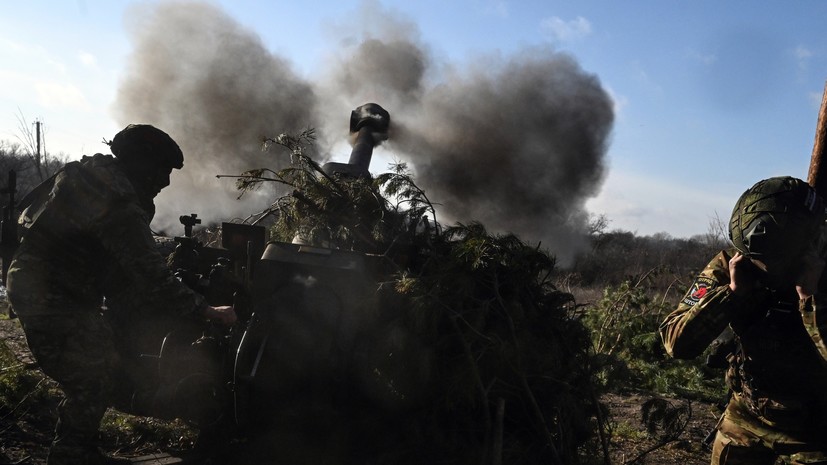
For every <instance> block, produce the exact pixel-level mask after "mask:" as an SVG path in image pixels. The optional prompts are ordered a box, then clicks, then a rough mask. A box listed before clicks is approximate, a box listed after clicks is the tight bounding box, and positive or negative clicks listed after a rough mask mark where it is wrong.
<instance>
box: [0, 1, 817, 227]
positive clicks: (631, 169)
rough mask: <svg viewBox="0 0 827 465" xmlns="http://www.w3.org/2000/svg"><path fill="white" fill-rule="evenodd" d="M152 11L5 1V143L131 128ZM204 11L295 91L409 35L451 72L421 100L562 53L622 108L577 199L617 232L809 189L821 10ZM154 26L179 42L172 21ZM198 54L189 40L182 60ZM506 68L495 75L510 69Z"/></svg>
mask: <svg viewBox="0 0 827 465" xmlns="http://www.w3.org/2000/svg"><path fill="white" fill-rule="evenodd" d="M159 3H161V4H168V3H170V2H149V3H147V2H143V3H141V2H137V3H136V2H126V1H121V0H76V1H68V0H65V1H60V2H55V1H40V0H30V1H27V2H10V1H5V2H3V3H2V7H0V8H2V10H3V11H2V14H0V140H7V141H15V140H17V138H18V136H19V135H20V124H21V122H20V118H21V115H22V116H23V117H25V118H26V120H27V122H28V124H29V125H31V124H32V123H33V122H34V120H35V119H37V120H40V121H42V122H43V124H44V127H45V129H46V133H45V137H46V147H47V149H48V150H49V151H50V152H52V153H56V152H63V153H65V154H67V155H69V156H70V157H71V158H79V157H80V156H81V155H83V154H91V153H95V152H106V151H107V147H106V146H105V145H103V144H101V140H102V139H104V138H111V137H112V136H113V135H114V134H115V133H116V132H117V131H118V130H119V129H120V128H122V127H123V126H124V125H125V124H127V123H129V122H137V121H131V120H125V119H126V117H127V116H125V115H128V114H129V113H128V112H124V111H122V110H121V111H118V110H117V109H115V108H114V107H115V106H116V102H117V101H118V99H119V98H123V97H122V94H119V92H121V90H119V89H123V88H124V87H128V86H130V85H131V86H132V87H131V88H132V89H133V90H134V89H135V88H136V86H137V84H136V82H137V81H139V80H140V78H139V77H138V76H136V75H135V74H136V72H137V73H140V72H141V71H140V70H136V68H135V67H134V66H133V67H132V68H130V60H133V59H134V57H135V53H136V48H139V47H141V46H142V45H141V44H142V43H143V46H146V40H147V39H146V37H143V38H142V35H141V31H140V30H139V29H140V28H141V27H143V26H142V25H143V24H144V23H140V22H135V21H133V19H134V18H135V17H140V16H141V15H145V14H146V12H147V11H155V9H157V7H158V4H159ZM176 5H177V6H179V7H180V8H184V9H186V8H187V4H180V3H176ZM211 5H215V6H216V7H217V9H218V10H219V11H221V12H222V13H223V14H226V16H227V18H230V19H231V20H232V22H234V24H236V25H237V26H238V28H240V30H241V31H242V33H243V34H245V35H246V36H249V37H258V38H260V42H261V45H262V47H263V48H264V50H266V51H267V52H269V53H270V54H271V55H272V57H274V58H275V59H281V60H283V63H284V65H285V66H286V67H287V68H288V69H289V70H290V72H291V73H294V74H295V76H296V77H297V79H298V80H303V81H306V82H311V83H315V82H321V81H323V80H324V79H325V74H326V72H327V70H328V69H329V66H330V62H331V60H333V59H335V58H336V55H337V54H338V53H340V51H341V50H346V49H347V46H349V45H353V43H355V42H359V41H360V40H363V39H364V38H365V37H377V36H380V37H387V35H388V34H393V33H401V32H404V35H405V37H407V38H408V39H409V40H412V41H413V42H414V43H415V44H417V46H418V47H419V49H420V50H423V51H424V52H425V53H426V54H427V57H428V60H429V62H430V63H431V66H432V67H431V68H429V70H431V71H429V73H431V74H440V73H441V75H442V76H443V77H442V78H434V80H435V84H434V85H433V86H431V87H427V88H426V90H425V91H424V93H423V94H422V98H423V99H425V98H427V97H428V95H429V94H433V93H434V92H437V91H438V90H439V89H440V84H444V83H450V82H453V81H450V80H449V79H448V78H445V77H444V76H446V75H451V73H452V72H456V70H459V74H460V75H463V74H462V73H466V74H465V75H466V76H469V75H471V74H473V73H474V72H475V71H473V70H474V69H475V67H479V66H481V63H485V62H486V61H485V60H483V57H487V58H485V59H486V60H495V59H498V60H500V62H502V63H509V60H510V59H511V58H512V57H515V56H519V55H520V54H521V53H523V52H524V51H525V50H535V49H541V50H543V52H542V53H545V54H547V55H549V56H558V55H559V56H566V57H570V58H571V59H573V60H574V62H575V63H576V65H577V66H578V67H579V69H575V74H576V75H577V76H581V75H582V76H585V77H586V78H589V77H593V78H594V79H595V80H596V82H597V83H598V84H599V86H600V87H601V88H602V89H603V90H604V91H605V93H606V95H607V96H608V97H609V99H610V102H611V108H612V109H613V111H614V115H613V120H612V123H611V131H610V133H609V135H608V138H607V146H606V150H605V153H604V154H602V157H603V158H602V161H601V163H603V164H604V167H605V169H603V170H597V171H596V172H595V173H593V174H594V176H593V177H594V179H595V182H596V186H595V188H594V189H593V190H588V191H583V190H578V194H577V195H579V196H585V198H584V199H581V198H580V197H577V198H574V200H573V201H576V202H580V201H581V200H582V201H584V203H585V207H586V209H587V210H588V211H589V212H591V213H593V214H605V215H606V216H607V217H608V218H609V220H610V221H611V223H610V227H611V228H621V229H625V230H631V231H634V232H637V233H639V234H653V233H657V232H667V233H669V234H671V235H672V236H678V237H687V236H691V235H694V234H699V233H703V232H705V231H707V229H708V225H709V221H710V218H711V217H713V216H715V215H718V216H720V217H722V218H728V217H729V214H730V211H731V208H732V205H733V204H734V202H735V200H736V199H737V197H738V195H740V193H741V192H742V191H743V190H745V189H746V188H747V187H749V186H750V185H751V184H753V183H754V182H755V181H757V180H759V179H762V178H765V177H769V176H775V175H793V176H798V177H801V178H805V177H806V172H807V166H808V163H809V159H810V153H811V150H812V144H813V137H814V134H815V126H816V117H817V114H818V108H819V104H820V102H821V98H822V91H823V90H824V85H825V80H826V79H827V37H826V36H825V33H824V19H825V18H827V2H824V1H820V0H810V1H807V0H802V1H795V2H787V1H766V2H755V1H735V0H729V1H725V2H722V1H691V2H676V1H614V0H606V1H487V0H440V1H436V0H420V1H405V2H389V1H381V2H380V1H374V2H367V3H365V2H361V1H350V0H336V1H303V2H297V1H268V2H264V1H261V2H257V1H250V0H247V1H239V0H233V1H230V0H227V1H220V2H212V3H211ZM366 8H368V9H369V8H374V9H381V10H383V12H384V14H385V15H388V16H390V17H393V18H395V19H394V21H393V22H389V21H377V19H376V18H375V17H371V16H369V15H368V16H366V15H365V14H364V11H365V9H366ZM184 18H185V17H184ZM360 18H362V19H363V20H361V21H360V20H359V19H360ZM185 20H186V19H182V21H185ZM379 22H381V23H382V24H378V23H379ZM154 27H157V25H156V26H154ZM164 27H170V28H173V29H174V28H175V23H174V22H169V23H166V24H165V26H164ZM383 28H386V29H393V28H402V29H405V30H404V31H384V32H382V31H381V30H382V29H383ZM136 29H138V30H136ZM382 34H385V36H382ZM246 36H245V37H246ZM142 40H143V41H144V42H141V41H142ZM179 40H184V41H186V38H184V39H179ZM196 40H200V39H196ZM171 45H172V46H175V45H176V44H171ZM193 45H199V44H197V43H196V44H188V47H192V46H193ZM204 46H205V47H208V46H211V45H208V44H204ZM182 53H183V52H182ZM502 66H503V67H502V68H499V69H500V71H503V69H505V70H507V69H508V65H507V64H506V65H502ZM452 70H453V71H452ZM480 73H483V74H484V73H485V71H480ZM440 79H442V80H440ZM497 79H500V80H497ZM497 79H494V80H492V82H495V83H497V82H499V83H503V85H508V84H507V83H508V81H507V78H506V80H503V79H504V78H502V77H498V78H497ZM538 82H539V81H538ZM543 83H544V84H542V85H553V84H548V83H547V82H546V81H543ZM156 87H157V86H156ZM141 89H143V90H142V91H143V92H146V93H147V94H148V95H147V98H148V99H149V100H154V99H157V98H158V96H157V95H154V90H153V89H154V88H153V87H151V86H149V87H141ZM472 89H477V87H472ZM149 94H153V95H149ZM119 95H120V97H119ZM320 95H321V94H320ZM371 97H372V98H374V99H375V100H376V101H377V102H378V103H380V104H383V105H385V106H386V108H387V109H388V110H389V111H390V112H391V115H392V118H393V117H394V116H401V117H403V118H404V116H405V115H399V112H400V111H402V110H403V108H408V107H402V106H397V107H395V108H394V107H393V105H391V103H390V102H393V101H395V100H394V99H391V98H384V97H385V96H384V95H382V93H381V92H378V93H374V94H371ZM205 98H208V97H205ZM216 98H219V97H216ZM320 98H321V97H320ZM573 98H577V97H576V96H574V97H573ZM133 99H134V96H133ZM133 101H134V100H133ZM362 103H365V102H363V101H354V102H352V104H351V105H352V106H353V107H355V106H356V105H359V104H362ZM121 104H123V102H121ZM528 106H531V105H528ZM525 107H526V106H525V105H524V108H525ZM538 107H542V106H541V105H538ZM411 108H412V107H411ZM526 110H527V113H530V112H531V110H532V109H530V108H526ZM395 111H396V113H395ZM242 113H243V112H242ZM510 113H515V112H513V111H510ZM516 113H519V112H516ZM423 114H424V113H423ZM347 116H348V115H347V114H345V115H343V116H342V118H343V120H346V119H347ZM513 117H520V116H519V115H513ZM529 117H531V118H534V117H535V116H534V115H532V116H529ZM307 123H308V124H314V123H313V122H307ZM279 130H280V129H279V128H273V131H274V132H277V131H279ZM392 149H393V145H392V144H389V145H388V151H386V152H385V153H384V155H383V156H388V157H393V156H394V154H393V153H392V152H391V151H392ZM330 150H332V151H334V152H335V151H336V150H339V151H343V152H344V153H343V154H342V155H341V156H340V155H339V154H337V153H330V154H329V155H330V156H332V157H333V158H344V160H339V161H346V158H347V152H346V149H342V148H341V147H338V148H336V146H331V147H330ZM412 163H413V164H416V163H415V161H413V162H412ZM561 163H562V162H561ZM553 166H554V165H552V166H547V167H544V168H543V169H555V168H554V167H553ZM186 168H187V167H185V169H186ZM373 168H374V169H373V171H377V169H376V168H377V167H376V166H375V165H374V166H373ZM468 169H469V170H472V169H474V167H473V165H472V164H471V165H469V168H468ZM379 171H381V167H379ZM174 182H175V181H174V180H173V183H174ZM564 201H565V199H564ZM160 208H163V207H162V206H159V209H160ZM177 213H179V212H176V214H177ZM180 213H188V212H180Z"/></svg>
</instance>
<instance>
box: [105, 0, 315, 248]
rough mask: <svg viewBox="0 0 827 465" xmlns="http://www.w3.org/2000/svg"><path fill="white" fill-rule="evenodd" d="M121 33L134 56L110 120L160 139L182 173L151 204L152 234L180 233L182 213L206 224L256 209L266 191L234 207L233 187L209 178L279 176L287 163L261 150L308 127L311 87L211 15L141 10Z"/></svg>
mask: <svg viewBox="0 0 827 465" xmlns="http://www.w3.org/2000/svg"><path fill="white" fill-rule="evenodd" d="M128 27H129V29H130V30H131V35H132V38H133V41H134V43H135V48H134V51H133V52H132V55H131V56H130V57H129V58H128V62H129V67H128V69H127V72H126V77H125V79H124V80H123V82H122V83H121V86H120V89H119V92H118V96H117V101H116V103H115V112H116V117H117V119H118V120H119V122H120V123H121V124H123V125H124V126H125V125H126V124H128V123H137V122H142V123H150V124H154V125H156V126H158V127H159V128H161V129H163V130H165V131H167V132H168V133H169V134H170V135H171V136H172V137H173V139H175V140H176V141H177V142H178V144H179V145H180V146H181V149H182V150H183V152H184V156H185V162H184V168H183V169H182V170H181V171H176V172H175V173H174V174H173V178H172V184H171V186H170V187H168V188H167V189H165V190H164V191H163V192H162V193H161V195H159V196H158V198H157V199H156V201H155V203H156V205H158V217H156V220H155V222H154V223H153V226H155V227H157V228H160V229H165V230H167V231H171V232H173V233H175V234H180V231H179V229H180V228H181V225H180V224H178V221H177V218H178V216H180V215H181V214H189V213H198V215H199V216H200V217H202V218H204V219H205V222H208V221H220V220H229V219H232V218H233V217H236V216H242V217H244V216H247V215H249V214H250V213H252V212H255V211H256V210H261V209H262V208H263V207H265V206H266V205H267V204H268V202H270V201H272V200H273V193H272V192H261V193H259V195H251V196H247V197H245V198H244V199H243V200H242V201H239V200H236V198H237V197H238V192H237V191H236V190H235V188H234V182H233V181H232V180H230V179H222V180H218V179H216V175H218V174H231V175H233V174H239V173H241V172H242V171H244V170H248V169H251V168H259V167H263V166H267V167H278V166H279V162H278V161H277V160H276V157H277V156H281V157H282V158H284V157H285V154H284V153H282V152H278V153H277V152H272V153H270V152H267V153H265V152H262V151H261V142H262V140H263V138H265V137H274V136H277V135H278V134H279V133H280V132H297V131H299V130H301V129H303V128H306V127H308V126H309V125H311V124H312V123H313V122H314V120H315V119H316V118H315V117H313V116H312V115H313V111H314V108H315V100H316V99H315V96H314V94H313V90H312V88H311V86H310V85H309V84H307V83H306V82H304V81H302V80H301V79H299V78H298V77H297V76H296V75H295V74H294V73H293V72H292V71H291V69H290V66H289V64H288V63H287V62H286V61H285V60H284V59H282V58H279V57H277V56H274V55H273V54H271V53H270V52H268V51H267V49H266V48H265V47H264V45H263V44H262V43H261V40H260V38H259V37H258V36H257V35H256V34H255V33H253V32H250V31H247V30H244V29H243V28H242V27H241V26H240V25H238V24H237V23H236V22H235V21H234V20H233V19H231V18H230V17H228V16H227V15H226V14H225V13H223V12H222V11H220V10H218V9H217V8H216V7H214V6H210V5H207V4H204V3H199V2H178V3H166V2H165V3H160V4H157V5H154V6H151V7H147V6H146V5H142V6H141V7H134V8H133V11H132V14H131V15H130V23H129V24H128ZM284 162H286V160H283V161H282V163H284ZM281 166H284V165H283V164H282V165H281Z"/></svg>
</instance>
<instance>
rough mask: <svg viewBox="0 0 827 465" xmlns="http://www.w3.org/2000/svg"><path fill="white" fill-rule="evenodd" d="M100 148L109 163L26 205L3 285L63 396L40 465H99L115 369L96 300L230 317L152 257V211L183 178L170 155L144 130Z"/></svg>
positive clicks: (155, 133) (75, 173) (67, 176)
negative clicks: (172, 182) (176, 177)
mask: <svg viewBox="0 0 827 465" xmlns="http://www.w3.org/2000/svg"><path fill="white" fill-rule="evenodd" d="M109 145H110V148H111V150H112V153H113V154H114V157H113V156H111V155H102V154H96V155H94V156H91V157H83V159H82V160H80V161H75V162H71V163H68V164H67V165H66V166H65V167H64V168H63V169H62V170H61V171H60V172H59V173H58V174H57V175H56V176H54V177H53V178H51V179H50V180H48V181H46V182H45V183H43V184H41V186H39V187H38V188H36V189H35V190H34V191H33V192H32V194H31V196H30V197H28V198H27V199H31V200H27V199H24V202H23V203H24V205H23V207H24V208H25V209H24V210H23V212H22V214H21V217H20V223H21V226H22V227H23V230H24V231H25V232H24V233H23V237H22V240H21V243H20V246H19V248H18V249H17V251H16V253H15V255H14V259H13V260H12V262H11V266H10V270H9V274H8V296H9V300H10V302H11V304H12V306H13V308H14V310H15V312H17V315H18V316H19V318H20V322H21V324H22V326H23V329H24V331H25V333H26V338H27V341H28V344H29V347H30V348H31V350H32V353H33V354H34V356H35V358H36V359H37V361H38V363H39V365H40V367H41V368H42V369H43V371H44V373H46V374H47V375H49V376H50V377H51V378H53V379H55V380H56V381H57V382H58V383H59V384H60V386H61V388H62V389H63V392H64V394H65V398H64V400H63V401H62V402H61V403H60V406H59V411H58V423H57V427H56V430H55V438H54V441H53V443H52V445H51V448H50V451H49V457H48V464H49V465H58V464H98V463H106V461H107V459H106V457H104V456H103V455H102V454H101V453H100V451H99V450H98V449H97V447H96V438H97V434H98V427H99V425H100V420H101V418H102V416H103V414H104V412H105V410H106V408H107V407H109V406H111V405H113V401H114V400H113V396H114V391H115V390H114V389H113V387H114V386H113V385H114V383H115V382H116V380H115V379H113V378H114V376H115V375H114V373H115V371H116V369H117V368H116V367H117V366H118V363H119V357H118V355H117V353H116V350H115V341H114V340H113V330H112V328H111V326H110V324H109V322H108V320H107V319H105V318H104V315H103V311H102V303H103V299H104V297H105V299H106V303H107V307H108V308H117V307H119V306H121V307H123V308H135V307H136V306H140V307H142V308H145V309H150V310H151V312H155V313H157V314H159V315H160V314H165V315H179V316H182V317H184V316H188V315H189V316H196V317H197V316H200V317H203V318H204V319H212V320H217V321H219V322H221V323H223V324H227V325H229V324H232V323H233V322H234V321H235V319H236V316H235V312H234V311H233V309H232V307H212V306H209V305H207V304H206V303H205V301H204V298H203V297H202V296H200V295H198V294H196V293H194V292H192V291H191V290H189V289H188V288H187V287H185V286H184V285H183V284H181V283H180V282H179V281H178V280H177V279H176V278H175V277H174V276H173V275H172V273H171V272H170V270H169V269H168V268H167V266H166V264H165V263H164V260H163V258H162V257H161V255H160V254H159V253H158V252H157V251H156V249H155V243H154V240H153V237H152V232H151V230H150V227H149V224H150V221H151V219H152V217H153V215H154V210H155V208H154V203H153V199H154V198H155V196H156V195H157V194H158V193H159V192H160V191H161V189H163V188H164V187H166V186H167V185H169V176H170V174H171V172H172V170H173V169H180V168H181V167H182V166H183V154H182V153H181V150H180V148H179V147H178V145H177V144H176V143H175V142H174V141H173V140H172V138H170V137H169V135H167V134H166V133H164V132H163V131H161V130H159V129H157V128H154V127H152V126H149V125H130V126H127V127H126V128H125V129H124V130H122V131H121V132H119V133H118V134H117V135H116V136H115V138H114V139H113V140H112V141H111V142H110V143H109ZM25 204H28V205H25ZM118 381H120V380H118Z"/></svg>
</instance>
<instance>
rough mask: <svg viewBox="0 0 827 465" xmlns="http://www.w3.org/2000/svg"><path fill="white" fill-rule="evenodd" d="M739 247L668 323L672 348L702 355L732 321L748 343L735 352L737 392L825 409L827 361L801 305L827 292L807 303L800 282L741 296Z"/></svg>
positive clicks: (713, 265) (731, 374) (705, 274)
mask: <svg viewBox="0 0 827 465" xmlns="http://www.w3.org/2000/svg"><path fill="white" fill-rule="evenodd" d="M734 253H735V250H734V249H732V250H727V251H722V252H720V253H719V254H718V255H716V256H715V257H714V258H713V259H712V261H710V262H709V264H707V265H706V267H705V268H704V270H703V271H702V272H701V273H700V274H699V275H698V276H697V278H696V279H695V281H694V283H693V284H692V286H691V288H690V289H689V291H688V292H687V293H686V295H685V296H684V297H683V299H681V301H680V303H679V304H678V307H677V309H676V310H674V311H673V312H672V313H671V314H669V315H668V316H667V317H666V319H665V320H664V321H663V323H662V324H661V326H660V334H661V338H662V339H663V344H664V346H665V348H666V351H667V352H668V353H669V354H670V355H672V356H674V357H676V358H682V359H690V358H694V357H697V356H699V355H701V354H702V353H703V352H704V350H705V349H706V347H707V346H708V345H709V344H710V343H711V342H712V341H713V340H714V339H715V338H716V337H718V335H719V334H721V332H722V331H723V330H724V329H726V328H727V327H730V328H731V329H732V331H733V332H734V333H735V337H736V341H737V342H738V345H739V347H740V350H739V352H738V353H737V354H735V355H734V356H732V357H730V363H731V365H732V366H731V367H730V370H729V371H728V373H727V378H728V379H727V381H728V384H729V385H730V387H732V388H733V390H735V391H736V392H745V393H746V395H754V396H756V397H762V398H765V399H777V400H782V401H783V400H785V399H796V402H799V401H800V402H802V403H804V404H808V406H809V407H818V408H822V407H823V406H824V405H823V404H825V403H827V401H825V394H824V393H825V392H827V366H826V365H825V364H824V362H823V361H822V359H821V357H820V356H819V354H818V351H817V350H816V348H815V345H814V344H813V341H812V339H810V335H809V334H808V333H807V331H806V330H805V328H804V325H803V323H802V317H801V310H808V309H807V308H804V307H807V306H813V305H815V301H816V300H819V299H818V298H819V297H820V295H827V293H826V294H820V293H819V294H817V295H816V296H815V299H807V300H805V301H800V300H799V298H798V294H797V293H796V291H795V289H793V288H791V289H786V290H773V289H769V288H759V289H757V290H756V291H754V292H753V293H752V294H751V295H748V296H737V295H735V294H734V293H733V292H732V291H731V290H730V288H729V283H730V278H729V260H730V258H732V256H733V255H734ZM823 284H824V281H823V280H822V285H821V286H820V289H821V291H822V292H823V291H825V290H827V289H825V286H824V285H823ZM809 310H812V309H809ZM814 404H819V405H814Z"/></svg>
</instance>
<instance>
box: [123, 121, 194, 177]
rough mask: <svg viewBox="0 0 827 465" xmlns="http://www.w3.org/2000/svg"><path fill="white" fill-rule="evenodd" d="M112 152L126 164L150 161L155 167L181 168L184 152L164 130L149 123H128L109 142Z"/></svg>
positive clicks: (140, 163) (136, 164)
mask: <svg viewBox="0 0 827 465" xmlns="http://www.w3.org/2000/svg"><path fill="white" fill-rule="evenodd" d="M109 149H110V150H111V151H112V154H113V155H115V157H116V158H117V159H119V160H121V161H123V162H124V163H125V164H127V165H132V166H139V165H144V164H145V163H150V164H151V165H153V166H156V167H164V168H169V169H173V168H175V169H181V168H182V167H183V166H184V154H183V153H182V152H181V148H180V147H178V144H177V143H175V141H174V140H173V139H172V137H170V136H169V134H167V133H165V132H164V131H162V130H160V129H158V128H156V127H154V126H152V125H149V124H130V125H129V126H127V127H125V128H124V129H123V130H121V131H120V132H119V133H117V134H116V135H115V138H114V139H112V140H111V141H110V142H109Z"/></svg>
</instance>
